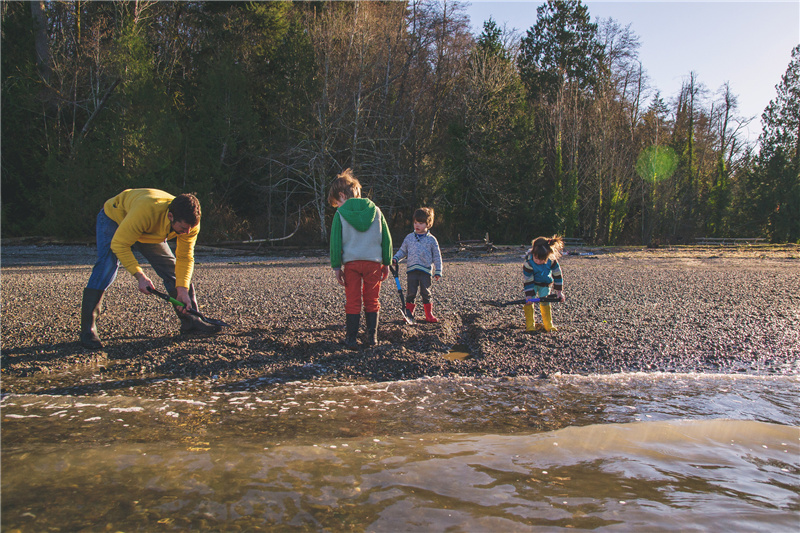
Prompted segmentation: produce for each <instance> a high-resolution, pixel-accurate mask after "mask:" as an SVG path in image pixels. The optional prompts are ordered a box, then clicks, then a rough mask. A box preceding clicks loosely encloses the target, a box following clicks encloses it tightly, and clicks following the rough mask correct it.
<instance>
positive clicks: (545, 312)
mask: <svg viewBox="0 0 800 533" xmlns="http://www.w3.org/2000/svg"><path fill="white" fill-rule="evenodd" d="M539 310H540V311H541V312H542V322H544V329H546V330H547V331H558V328H557V327H555V326H554V325H553V315H551V314H550V304H542V303H540V304H539Z"/></svg>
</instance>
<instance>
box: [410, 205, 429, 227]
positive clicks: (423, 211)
mask: <svg viewBox="0 0 800 533" xmlns="http://www.w3.org/2000/svg"><path fill="white" fill-rule="evenodd" d="M414 221H415V222H424V223H426V224H427V225H428V229H431V228H432V227H433V208H432V207H420V208H419V209H417V210H416V211H414Z"/></svg>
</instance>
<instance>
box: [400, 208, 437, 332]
mask: <svg viewBox="0 0 800 533" xmlns="http://www.w3.org/2000/svg"><path fill="white" fill-rule="evenodd" d="M432 226H433V209H431V208H430V207H421V208H419V209H417V210H416V211H415V212H414V231H413V232H412V233H409V234H408V235H407V236H406V238H405V239H404V240H403V244H401V245H400V249H399V250H398V251H397V253H396V254H394V257H393V258H392V262H393V263H394V264H395V265H397V263H398V261H400V260H401V259H403V258H404V257H408V263H407V265H406V274H407V276H408V293H407V296H406V309H408V311H409V316H411V317H413V316H414V308H415V307H416V306H415V305H414V299H415V298H416V297H417V289H419V292H420V295H421V296H422V307H423V309H424V310H425V321H426V322H439V319H438V318H436V317H435V316H433V304H432V303H431V277H433V279H434V280H436V281H439V280H440V279H441V277H442V252H441V250H439V241H437V240H436V237H434V236H433V235H431V233H430V229H431V227H432Z"/></svg>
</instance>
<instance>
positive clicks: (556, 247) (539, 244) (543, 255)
mask: <svg viewBox="0 0 800 533" xmlns="http://www.w3.org/2000/svg"><path fill="white" fill-rule="evenodd" d="M563 249H564V239H562V238H561V237H559V236H558V235H553V236H552V237H536V238H535V239H533V242H532V243H531V253H532V254H533V257H535V258H536V259H538V260H539V261H547V260H548V259H552V260H553V261H556V260H558V258H559V257H561V250H563Z"/></svg>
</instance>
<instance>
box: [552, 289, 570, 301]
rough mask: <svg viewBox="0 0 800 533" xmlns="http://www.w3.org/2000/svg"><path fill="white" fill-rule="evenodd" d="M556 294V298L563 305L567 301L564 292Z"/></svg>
mask: <svg viewBox="0 0 800 533" xmlns="http://www.w3.org/2000/svg"><path fill="white" fill-rule="evenodd" d="M555 293H556V296H558V301H560V302H562V303H563V302H564V301H565V300H566V299H567V297H566V296H564V291H555Z"/></svg>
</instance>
